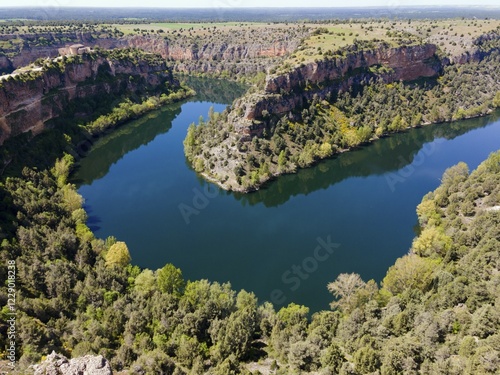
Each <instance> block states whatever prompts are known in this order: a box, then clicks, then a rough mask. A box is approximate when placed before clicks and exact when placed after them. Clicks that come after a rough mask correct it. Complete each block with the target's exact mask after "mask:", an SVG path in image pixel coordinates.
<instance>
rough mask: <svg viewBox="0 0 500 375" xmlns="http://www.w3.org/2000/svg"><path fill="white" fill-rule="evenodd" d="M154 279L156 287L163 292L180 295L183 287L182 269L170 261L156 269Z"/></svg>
mask: <svg viewBox="0 0 500 375" xmlns="http://www.w3.org/2000/svg"><path fill="white" fill-rule="evenodd" d="M156 281H157V284H158V289H159V290H160V291H161V292H164V293H170V294H174V295H176V296H180V295H181V291H182V289H183V288H184V279H183V277H182V271H181V270H180V269H179V268H176V267H175V266H174V265H173V264H170V263H169V264H166V265H165V266H164V267H163V268H160V269H159V270H158V271H156Z"/></svg>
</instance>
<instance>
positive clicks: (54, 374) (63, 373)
mask: <svg viewBox="0 0 500 375" xmlns="http://www.w3.org/2000/svg"><path fill="white" fill-rule="evenodd" d="M33 369H34V370H35V375H84V374H86V375H111V374H112V373H113V371H112V370H111V366H110V364H109V362H108V360H107V359H105V358H104V357H103V356H102V355H96V356H94V355H86V356H85V357H80V358H73V359H68V358H66V357H65V356H63V355H62V354H57V353H56V352H52V353H51V354H50V355H49V356H48V357H47V359H45V361H43V362H42V363H40V364H39V365H35V366H33Z"/></svg>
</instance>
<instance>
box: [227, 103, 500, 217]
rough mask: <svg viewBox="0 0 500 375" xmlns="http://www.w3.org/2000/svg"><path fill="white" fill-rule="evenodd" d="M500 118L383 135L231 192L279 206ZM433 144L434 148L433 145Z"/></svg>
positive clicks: (398, 164) (404, 162)
mask: <svg viewBox="0 0 500 375" xmlns="http://www.w3.org/2000/svg"><path fill="white" fill-rule="evenodd" d="M499 119H500V111H496V112H494V113H493V114H492V115H490V116H487V117H479V118H474V119H469V120H461V121H456V122H451V123H441V124H435V125H428V126H423V127H420V128H413V129H409V130H407V131H404V132H401V133H396V134H393V135H391V136H388V137H384V138H381V139H379V140H376V141H374V142H373V143H370V144H367V145H364V146H361V147H358V148H357V149H355V150H352V151H348V152H345V153H342V154H340V155H337V156H334V157H333V158H331V159H327V160H323V161H320V162H319V163H318V164H316V165H315V166H313V167H311V168H306V169H300V170H298V171H297V173H295V174H288V175H282V176H279V177H278V178H277V179H275V180H272V181H270V182H268V183H266V184H265V185H264V186H263V187H262V188H261V189H260V190H258V191H255V192H252V193H248V194H241V193H235V192H232V193H231V194H232V195H233V196H234V197H235V198H236V199H237V200H239V201H241V203H242V204H249V205H256V204H259V203H262V204H264V205H265V206H266V207H276V206H279V205H282V204H284V203H286V202H287V201H288V200H289V199H290V198H291V197H293V196H297V195H308V194H309V193H312V192H314V191H317V190H320V189H327V188H328V187H330V186H332V185H335V184H337V183H340V182H341V181H343V180H346V179H348V178H351V177H367V176H370V175H384V174H386V173H389V172H395V171H398V170H401V169H402V168H404V167H407V166H409V165H411V164H412V163H413V161H414V159H415V156H416V155H417V154H418V153H419V152H420V151H421V150H422V149H423V148H425V145H426V144H429V143H431V142H433V141H435V140H437V139H445V140H452V139H454V138H456V137H458V136H461V135H463V134H465V133H468V132H469V131H472V130H474V129H479V128H483V127H486V126H487V125H489V124H491V123H493V122H495V121H498V120H499ZM429 147H433V146H432V145H430V146H429Z"/></svg>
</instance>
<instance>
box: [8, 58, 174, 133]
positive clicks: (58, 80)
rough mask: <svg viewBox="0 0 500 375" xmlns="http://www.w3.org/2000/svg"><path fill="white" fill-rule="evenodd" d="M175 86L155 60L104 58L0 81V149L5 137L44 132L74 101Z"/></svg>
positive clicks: (79, 60) (62, 62) (65, 62)
mask: <svg viewBox="0 0 500 375" xmlns="http://www.w3.org/2000/svg"><path fill="white" fill-rule="evenodd" d="M166 82H169V83H170V84H174V85H176V84H177V83H176V82H174V80H173V78H172V76H171V74H170V72H169V71H167V67H166V65H165V62H164V61H163V60H162V59H161V58H158V59H157V60H155V61H154V62H152V61H151V60H150V61H148V60H147V59H135V60H132V59H128V58H127V57H125V58H123V57H122V58H115V57H113V56H110V55H106V54H103V53H92V54H86V55H82V56H75V57H73V58H71V59H69V60H68V59H66V58H65V59H64V60H63V58H58V59H56V60H54V61H52V62H51V63H49V64H47V65H44V66H43V67H39V68H35V69H32V70H31V71H29V72H25V73H20V74H18V75H12V76H8V77H4V78H3V79H2V80H0V143H3V141H4V140H5V139H7V138H8V137H10V136H14V135H17V134H20V133H22V132H27V131H32V132H34V133H35V134H36V133H38V132H40V131H41V130H43V129H44V124H45V123H46V122H47V121H48V120H50V119H52V118H55V117H57V116H59V115H60V114H61V113H62V112H63V111H64V110H65V107H66V106H67V105H68V104H69V103H71V102H74V101H75V100H78V99H85V98H89V97H97V96H98V95H106V94H120V93H125V92H132V91H135V90H137V89H140V90H143V89H148V88H155V87H158V86H160V85H161V84H162V83H166Z"/></svg>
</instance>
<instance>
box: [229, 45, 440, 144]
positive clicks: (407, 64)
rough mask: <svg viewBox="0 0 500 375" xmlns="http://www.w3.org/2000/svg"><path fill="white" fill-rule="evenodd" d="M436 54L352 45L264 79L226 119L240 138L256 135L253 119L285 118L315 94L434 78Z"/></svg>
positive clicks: (416, 48)
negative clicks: (261, 86) (337, 53)
mask: <svg viewBox="0 0 500 375" xmlns="http://www.w3.org/2000/svg"><path fill="white" fill-rule="evenodd" d="M436 52H437V47H436V46H435V45H433V44H422V45H413V46H402V47H397V48H393V47H388V46H387V45H386V44H380V45H379V46H377V47H376V48H373V49H369V50H366V49H358V48H357V47H356V46H351V47H350V48H349V49H348V50H346V52H345V53H344V56H338V57H334V58H325V59H323V60H316V61H314V62H311V63H308V64H303V65H301V66H299V67H296V68H293V69H291V70H290V71H289V72H286V73H283V74H274V75H270V76H268V77H267V79H266V83H265V87H264V89H263V90H262V91H259V92H257V93H254V94H252V95H248V96H246V97H243V98H241V99H240V100H238V101H236V102H235V104H234V107H235V109H236V111H233V112H232V116H231V119H230V120H231V121H233V122H234V123H235V128H236V129H237V130H238V131H239V132H240V133H241V134H243V135H247V136H248V135H252V136H253V135H259V134H260V132H261V131H262V129H263V127H262V124H261V125H260V126H259V125H257V126H256V124H255V123H254V120H261V119H262V118H263V117H264V116H263V114H272V115H283V114H286V113H289V112H291V111H294V110H297V109H300V108H302V107H303V106H304V105H306V104H307V103H308V101H310V100H312V98H313V96H317V97H318V98H319V99H324V98H325V97H326V96H327V95H332V94H337V93H338V92H342V91H346V90H349V88H350V87H351V86H353V85H354V84H356V83H360V82H362V81H368V80H369V79H372V78H373V79H383V80H384V81H385V82H387V83H389V82H394V81H400V80H401V81H413V80H415V79H418V78H420V77H434V76H437V75H438V74H439V72H440V71H441V69H442V62H441V61H440V60H439V58H438V57H437V55H436Z"/></svg>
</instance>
